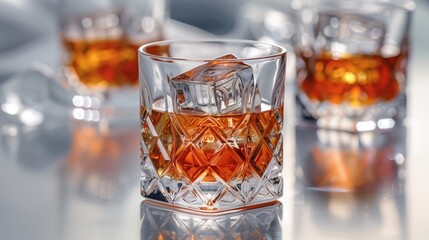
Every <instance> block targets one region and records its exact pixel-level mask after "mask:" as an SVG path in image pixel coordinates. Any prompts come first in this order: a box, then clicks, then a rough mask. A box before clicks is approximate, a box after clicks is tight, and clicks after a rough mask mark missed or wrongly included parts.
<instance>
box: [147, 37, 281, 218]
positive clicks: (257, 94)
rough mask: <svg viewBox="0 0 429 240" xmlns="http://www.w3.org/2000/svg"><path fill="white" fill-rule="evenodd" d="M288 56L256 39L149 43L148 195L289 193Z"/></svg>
mask: <svg viewBox="0 0 429 240" xmlns="http://www.w3.org/2000/svg"><path fill="white" fill-rule="evenodd" d="M285 64H286V50H285V49H283V48H282V47H278V46H275V45H271V44H264V43H259V42H254V41H246V40H219V41H216V40H213V41H212V40H206V41H203V40H201V41H200V40H179V41H165V42H158V43H153V44H148V45H144V46H142V47H141V48H140V49H139V65H140V93H141V95H140V97H141V99H140V101H141V108H140V116H141V129H142V141H141V146H142V149H141V154H142V155H141V157H142V162H141V165H142V179H141V192H142V195H143V196H145V197H148V198H151V199H155V200H159V201H162V202H167V203H170V204H173V205H177V206H180V207H185V208H193V209H200V210H225V209H232V208H238V207H244V206H248V205H254V204H258V203H263V202H268V201H273V200H275V199H277V198H279V197H280V196H282V192H283V190H282V187H283V178H282V175H281V172H282V165H283V139H282V133H281V131H282V126H283V112H284V111H283V102H284V100H283V99H284V88H285V87H284V86H285V67H286V66H285Z"/></svg>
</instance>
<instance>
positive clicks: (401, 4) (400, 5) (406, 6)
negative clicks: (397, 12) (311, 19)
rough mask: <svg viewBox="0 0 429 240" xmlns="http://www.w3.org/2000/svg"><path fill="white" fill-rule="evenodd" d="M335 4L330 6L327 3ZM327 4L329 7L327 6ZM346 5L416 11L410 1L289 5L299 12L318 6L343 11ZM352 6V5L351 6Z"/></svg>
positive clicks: (316, 1) (322, 0) (317, 1)
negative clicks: (365, 5) (367, 5)
mask: <svg viewBox="0 0 429 240" xmlns="http://www.w3.org/2000/svg"><path fill="white" fill-rule="evenodd" d="M332 2H335V3H337V4H335V5H330V4H329V3H332ZM328 4H329V5H328ZM347 4H355V5H359V6H362V5H364V4H369V5H374V6H383V7H387V8H396V9H402V10H404V11H405V12H413V11H414V10H415V9H416V3H415V2H414V1H412V0H406V1H403V0H396V1H395V0H394V1H374V0H342V1H339V2H338V1H335V0H307V1H299V0H293V1H292V3H291V7H292V9H295V10H300V9H303V8H309V7H311V8H315V7H320V6H325V7H326V6H327V7H331V8H333V9H344V6H345V5H347ZM353 6H354V5H353Z"/></svg>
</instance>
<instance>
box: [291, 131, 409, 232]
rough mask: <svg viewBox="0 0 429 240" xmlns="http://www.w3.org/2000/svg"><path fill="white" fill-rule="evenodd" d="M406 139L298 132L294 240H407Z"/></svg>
mask: <svg viewBox="0 0 429 240" xmlns="http://www.w3.org/2000/svg"><path fill="white" fill-rule="evenodd" d="M405 134H406V129H405V128H403V127H398V128H396V129H394V130H393V131H390V132H363V133H349V132H336V131H330V130H323V129H308V128H300V127H297V128H296V141H297V142H296V144H297V145H296V146H297V149H296V150H297V152H296V156H297V162H296V175H297V183H296V184H297V189H298V192H297V195H296V196H297V197H296V200H297V204H298V205H300V207H298V208H296V209H295V212H294V226H295V227H294V234H293V235H294V238H296V239H308V238H309V236H315V235H322V236H324V238H323V239H365V237H368V236H371V239H406V238H407V220H406V219H407V214H406V192H405V190H404V189H405V188H404V184H405V180H404V177H405V159H406V157H405V156H406V149H405V148H406V147H405V143H406V138H405V136H406V135H405Z"/></svg>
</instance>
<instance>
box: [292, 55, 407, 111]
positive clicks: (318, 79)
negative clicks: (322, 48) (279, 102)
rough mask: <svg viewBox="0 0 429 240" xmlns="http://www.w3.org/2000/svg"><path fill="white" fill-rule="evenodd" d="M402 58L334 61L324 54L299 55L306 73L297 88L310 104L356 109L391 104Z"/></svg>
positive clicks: (346, 57)
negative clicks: (344, 104)
mask: <svg viewBox="0 0 429 240" xmlns="http://www.w3.org/2000/svg"><path fill="white" fill-rule="evenodd" d="M405 57H406V54H400V55H398V56H395V57H390V58H383V57H382V56H380V55H343V56H341V57H339V58H334V57H333V56H332V54H331V53H327V52H324V53H321V54H319V55H318V56H317V57H316V58H315V59H314V58H313V57H311V58H308V57H307V58H306V57H304V56H301V58H302V59H303V60H304V62H305V65H306V72H307V74H306V77H305V78H304V79H303V80H302V81H301V83H300V88H301V90H302V91H303V92H304V93H305V94H306V95H307V96H308V97H309V98H310V100H313V101H320V102H323V101H327V102H331V103H334V104H341V103H347V104H350V105H351V106H356V107H359V106H367V105H371V104H374V103H375V102H377V101H391V100H393V99H395V97H396V96H398V94H399V92H400V84H399V82H398V79H396V77H395V72H394V71H395V68H397V67H398V65H399V64H400V62H401V60H403V59H404V58H405Z"/></svg>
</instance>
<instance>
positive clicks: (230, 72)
mask: <svg viewBox="0 0 429 240" xmlns="http://www.w3.org/2000/svg"><path fill="white" fill-rule="evenodd" d="M217 59H221V61H217ZM217 59H214V60H213V61H210V62H209V63H207V64H204V65H201V66H198V67H196V68H194V69H191V70H189V71H187V72H185V73H183V74H180V75H178V76H176V77H174V78H172V79H171V87H172V90H173V91H172V92H173V94H175V95H176V96H174V98H175V99H176V100H175V101H174V107H175V110H176V111H177V112H192V113H204V114H224V113H230V112H243V111H244V110H245V103H246V102H247V99H248V96H249V94H250V90H249V89H250V86H251V85H252V82H253V70H252V67H251V66H249V65H247V64H245V63H243V62H237V61H235V60H236V59H237V57H235V56H234V55H232V54H228V55H224V56H222V57H219V58H217ZM228 59H231V60H232V61H225V60H228Z"/></svg>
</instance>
